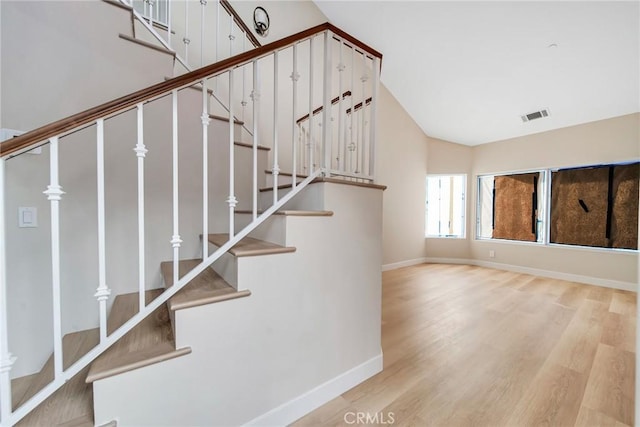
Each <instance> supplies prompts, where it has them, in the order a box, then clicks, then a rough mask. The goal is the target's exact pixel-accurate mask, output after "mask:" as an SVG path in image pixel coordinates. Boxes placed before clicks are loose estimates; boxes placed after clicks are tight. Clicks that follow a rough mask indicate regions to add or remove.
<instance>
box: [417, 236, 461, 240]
mask: <svg viewBox="0 0 640 427" xmlns="http://www.w3.org/2000/svg"><path fill="white" fill-rule="evenodd" d="M424 238H425V239H447V240H467V237H466V236H424Z"/></svg>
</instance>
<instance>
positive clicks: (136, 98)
mask: <svg viewBox="0 0 640 427" xmlns="http://www.w3.org/2000/svg"><path fill="white" fill-rule="evenodd" d="M327 30H329V31H331V32H333V33H335V34H340V36H341V37H344V38H345V39H346V40H349V41H351V42H352V43H353V44H356V45H358V46H359V47H360V48H362V49H365V48H366V49H370V48H368V47H367V46H366V45H365V44H364V43H361V42H359V41H357V39H355V38H354V37H352V36H349V35H348V34H347V33H345V32H344V31H342V30H340V29H339V28H337V27H336V26H334V25H332V24H330V23H328V22H325V23H324V24H320V25H316V26H315V27H311V28H309V29H307V30H304V31H300V32H299V33H296V34H293V35H291V36H288V37H284V38H282V39H280V40H277V41H275V42H272V43H269V44H267V45H264V46H260V47H258V48H255V49H253V50H250V51H247V52H243V53H241V54H239V55H236V56H233V57H231V58H227V59H224V60H222V61H219V62H216V63H215V64H211V65H207V66H206V67H202V68H199V69H197V70H194V71H191V72H189V73H187V74H183V75H181V76H178V77H175V78H173V79H171V80H167V81H164V82H161V83H157V84H155V85H153V86H149V87H147V88H145V89H141V90H139V91H136V92H133V93H130V94H128V95H125V96H122V97H120V98H117V99H114V100H112V101H109V102H106V103H104V104H102V105H98V106H97V107H93V108H90V109H88V110H85V111H83V112H81V113H77V114H74V115H72V116H69V117H66V118H64V119H61V120H58V121H56V122H53V123H49V124H47V125H44V126H42V127H39V128H37V129H34V130H32V131H30V132H27V133H25V134H22V135H20V136H18V137H15V138H11V139H9V140H7V141H4V142H2V143H0V156H6V155H9V154H11V153H14V152H16V151H19V150H23V149H26V148H28V147H30V146H33V145H36V144H42V143H45V142H46V140H48V139H49V138H52V137H54V136H59V135H62V134H65V133H69V132H71V131H73V130H75V129H78V128H81V127H82V126H87V125H90V124H92V123H93V122H95V121H96V120H97V119H100V118H107V117H110V116H112V115H115V114H118V113H120V112H123V111H126V110H127V109H130V108H133V107H134V106H136V105H137V104H139V103H144V102H147V101H149V100H152V99H155V98H159V97H161V96H165V95H167V94H169V93H170V92H171V91H172V90H174V89H181V88H184V87H187V86H190V85H192V84H197V83H199V82H200V81H201V80H202V79H205V78H209V77H211V76H213V75H215V74H218V73H221V72H224V71H226V70H228V69H231V68H236V67H238V66H240V65H243V64H245V63H247V62H250V61H252V60H255V59H259V58H261V57H263V56H266V55H268V54H270V53H271V52H273V51H276V50H280V49H282V48H284V47H287V46H289V45H292V44H294V43H296V42H298V41H301V40H304V39H306V38H308V37H311V36H313V35H315V34H318V33H321V32H323V31H327ZM368 52H369V54H371V55H373V56H377V57H380V58H381V57H382V55H381V54H380V53H379V52H377V51H375V50H373V49H371V51H368Z"/></svg>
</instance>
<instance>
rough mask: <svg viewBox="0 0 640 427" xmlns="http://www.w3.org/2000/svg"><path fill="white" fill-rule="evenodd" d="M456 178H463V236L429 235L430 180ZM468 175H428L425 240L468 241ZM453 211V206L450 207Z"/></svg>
mask: <svg viewBox="0 0 640 427" xmlns="http://www.w3.org/2000/svg"><path fill="white" fill-rule="evenodd" d="M444 177H449V178H454V177H461V178H462V208H461V212H462V220H461V234H459V235H437V234H429V233H428V213H429V209H428V204H429V203H428V201H429V178H444ZM467 190H468V188H467V174H466V173H435V174H427V175H426V177H425V192H424V195H425V204H424V218H425V223H424V237H425V239H450V240H451V239H458V240H465V239H467ZM449 208H450V210H451V206H450V207H449Z"/></svg>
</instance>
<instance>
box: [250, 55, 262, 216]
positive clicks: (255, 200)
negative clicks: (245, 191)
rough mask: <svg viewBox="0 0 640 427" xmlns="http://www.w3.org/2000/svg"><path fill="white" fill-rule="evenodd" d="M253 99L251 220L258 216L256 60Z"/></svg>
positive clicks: (258, 86) (258, 120)
mask: <svg viewBox="0 0 640 427" xmlns="http://www.w3.org/2000/svg"><path fill="white" fill-rule="evenodd" d="M251 100H252V101H253V186H252V187H253V193H252V196H253V197H252V205H253V207H252V214H253V220H254V221H255V219H256V218H257V217H258V143H259V136H260V132H258V124H259V122H260V78H259V75H258V60H257V59H256V60H254V61H253V90H252V91H251Z"/></svg>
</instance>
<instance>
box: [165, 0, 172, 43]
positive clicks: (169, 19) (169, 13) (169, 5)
mask: <svg viewBox="0 0 640 427" xmlns="http://www.w3.org/2000/svg"><path fill="white" fill-rule="evenodd" d="M165 5H166V8H167V10H166V13H167V15H166V16H167V43H168V44H169V46H170V47H171V48H172V49H173V46H172V45H171V28H172V25H171V0H166V1H165Z"/></svg>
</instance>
